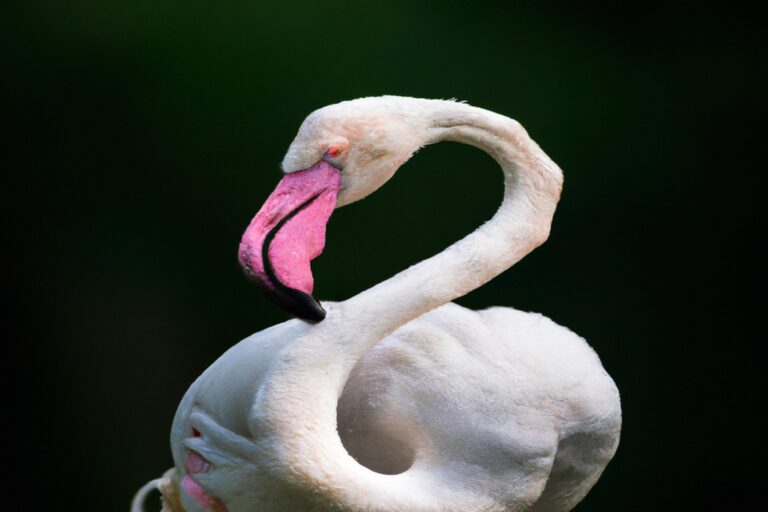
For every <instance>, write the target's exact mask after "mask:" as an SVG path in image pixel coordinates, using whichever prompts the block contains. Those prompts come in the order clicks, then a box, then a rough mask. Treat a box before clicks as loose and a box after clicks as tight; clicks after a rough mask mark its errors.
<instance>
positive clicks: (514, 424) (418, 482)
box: [165, 96, 621, 512]
mask: <svg viewBox="0 0 768 512" xmlns="http://www.w3.org/2000/svg"><path fill="white" fill-rule="evenodd" d="M441 140H453V141H458V142H464V143H469V144H472V145H474V146H476V147H478V148H480V149H483V150H484V151H486V152H488V153H489V154H490V155H491V156H493V157H494V158H495V159H496V160H497V162H499V164H500V165H501V167H502V169H503V171H504V173H505V197H504V202H503V204H502V206H501V207H500V209H499V211H498V212H497V213H496V215H495V216H494V217H493V219H491V220H490V221H489V222H487V223H486V224H484V225H483V226H482V227H481V228H479V229H478V230H477V231H475V232H474V233H473V234H471V235H469V236H468V237H466V238H465V239H463V240H461V241H459V242H457V243H456V244H454V245H452V246H451V247H449V248H447V249H446V250H445V251H443V252H442V253H440V254H439V255H437V256H435V257H433V258H430V259H428V260H425V261H423V262H421V263H419V264H417V265H414V266H413V267H411V268H409V269H407V270H405V271H403V272H401V273H400V274H398V275H396V276H394V277H393V278H391V279H389V280H387V281H385V282H383V283H381V284H379V285H377V286H375V287H373V288H371V289H369V290H367V291H365V292H363V293H361V294H359V295H357V296H355V297H353V298H351V299H349V300H347V301H344V302H340V303H327V302H324V303H323V306H324V307H325V308H326V310H327V317H326V319H325V320H324V321H322V322H320V323H318V324H310V323H307V322H304V321H302V320H298V319H296V320H291V321H288V322H285V323H283V324H280V325H277V326H274V327H271V328H269V329H266V330H264V331H262V332H260V333H257V334H254V335H253V336H251V337H249V338H247V339H245V340H243V341H241V342H240V343H238V344H237V345H235V346H234V347H232V348H231V349H230V350H228V351H227V352H226V353H225V354H224V355H223V356H222V357H221V358H220V359H219V360H218V361H216V362H215V363H214V364H213V365H212V366H211V367H210V368H208V370H206V371H205V373H204V374H203V375H202V376H201V377H200V378H198V379H197V381H196V382H195V383H194V384H193V385H192V387H191V388H190V389H189V391H188V392H187V394H186V395H185V397H184V399H183V400H182V402H181V405H180V406H179V409H178V412H177V414H176V418H175V420H174V424H173V429H172V435H171V446H172V450H173V455H174V461H175V463H176V468H177V471H176V472H174V475H175V477H174V478H173V479H172V480H173V482H175V485H170V484H169V482H168V481H166V482H165V484H166V485H165V488H166V492H165V494H167V495H168V496H167V501H166V508H167V509H168V510H172V509H173V507H174V506H175V507H176V508H179V507H180V504H179V502H178V501H177V500H179V499H180V502H181V504H183V507H184V508H186V510H188V511H190V512H196V511H203V510H224V509H225V508H226V509H227V510H229V512H239V511H243V512H245V511H251V510H258V511H259V512H273V511H274V512H277V511H280V512H291V511H297V512H303V511H320V510H328V511H332V510H338V511H348V512H363V511H365V512H374V511H375V512H394V511H414V512H415V511H419V512H421V511H423V512H433V511H434V512H438V511H440V512H445V511H465V512H475V511H477V512H480V511H483V512H490V511H498V512H501V511H507V512H510V511H522V510H533V511H537V512H543V511H564V510H570V509H571V508H572V507H573V506H575V505H576V504H577V503H578V502H579V501H580V500H581V499H582V498H583V497H584V495H585V494H586V493H587V492H588V491H589V489H590V488H591V487H592V485H593V484H594V483H595V482H596V481H597V479H598V478H599V476H600V474H601V473H602V471H603V469H604V468H605V465H606V464H607V463H608V461H609V460H610V459H611V457H612V456H613V454H614V452H615V450H616V447H617V444H618V439H619V430H620V424H621V410H620V404H619V395H618V391H617V389H616V387H615V385H614V383H613V381H612V380H611V378H610V377H609V376H608V374H607V373H606V372H605V370H604V369H603V368H602V366H601V364H600V360H599V359H598V357H597V355H596V354H595V353H594V351H593V350H592V349H591V348H590V347H589V346H588V345H587V344H586V342H585V341H584V340H583V339H581V338H580V337H578V336H577V335H575V334H574V333H572V332H571V331H569V330H568V329H566V328H564V327H561V326H558V325H557V324H555V323H554V322H552V321H551V320H549V319H548V318H546V317H544V316H542V315H538V314H533V313H524V312H520V311H516V310H514V309H510V308H500V307H495V308H491V309H487V310H484V311H479V312H474V311H470V310H467V309H465V308H463V307H460V306H458V305H456V304H452V303H450V301H451V300H453V299H455V298H456V297H459V296H461V295H463V294H465V293H467V292H468V291H470V290H472V289H474V288H476V287H478V286H480V285H481V284H483V283H484V282H486V281H488V280H489V279H491V278H493V277H494V276H495V275H498V274H499V273H500V272H502V271H503V270H505V269H506V268H508V267H509V266H511V265H512V264H514V263H515V262H516V261H518V260H519V259H520V258H522V257H523V256H524V255H525V254H527V253H528V252H530V251H531V250H532V249H534V248H535V247H536V246H538V245H539V244H541V243H542V242H543V241H544V240H545V239H546V237H547V236H548V233H549V227H550V224H551V219H552V215H553V213H554V209H555V205H556V203H557V200H558V198H559V193H560V187H561V183H562V175H561V172H560V170H559V168H558V167H557V166H556V165H555V164H554V163H553V162H552V161H551V160H550V159H549V158H548V157H547V156H546V154H544V152H543V151H541V150H540V149H539V147H538V146H537V145H536V144H535V143H534V142H533V141H532V140H531V139H530V138H529V137H528V135H527V133H526V132H525V131H524V130H523V129H522V127H521V126H520V125H519V124H518V123H516V122H515V121H512V120H510V119H508V118H506V117H503V116H500V115H498V114H494V113H491V112H488V111H485V110H482V109H478V108H475V107H471V106H469V105H466V104H462V103H455V102H449V101H439V100H420V99H414V98H399V97H391V96H388V97H382V98H364V99H360V100H354V101H349V102H344V103H341V104H338V105H332V106H330V107H325V108H324V109H320V110H318V111H316V112H314V113H313V114H312V115H311V116H309V117H308V118H307V120H306V121H305V123H304V124H303V125H302V128H301V129H300V131H299V134H298V135H297V137H296V140H294V142H293V144H292V145H291V147H290V148H289V151H288V154H287V155H286V158H285V160H284V162H283V165H284V169H285V171H286V172H288V173H290V172H293V171H297V170H301V169H304V168H307V167H310V166H312V165H314V164H315V163H316V162H318V161H320V160H322V159H325V160H326V161H328V162H330V163H331V164H332V165H334V167H336V168H338V169H340V170H341V176H342V179H341V192H340V194H339V197H338V203H337V205H339V206H341V205H343V204H347V203H349V202H352V201H355V200H358V199H360V198H362V197H364V196H365V195H367V194H369V193H371V192H372V191H373V190H375V189H376V188H378V187H379V186H381V185H382V184H383V183H384V182H386V181H387V180H388V179H389V178H390V177H391V176H392V174H393V173H394V172H395V171H396V170H397V168H399V167H400V165H402V163H404V162H405V161H406V160H407V159H408V158H409V157H410V156H411V155H412V154H413V152H415V151H416V150H417V149H418V148H419V147H421V146H423V145H426V144H430V143H433V142H438V141H441ZM329 144H333V145H334V147H340V148H342V149H343V152H342V153H341V155H340V156H338V157H336V156H334V157H333V158H329V157H328V156H327V154H326V153H325V152H326V150H327V148H328V147H329ZM404 207H406V205H404ZM198 433H199V435H198ZM190 453H193V454H195V455H196V456H197V457H199V458H201V459H202V460H204V461H205V463H206V464H208V466H206V469H205V470H204V471H198V470H196V471H195V472H194V474H193V475H192V476H193V477H194V481H195V482H196V485H199V487H200V488H201V489H204V493H205V497H206V499H208V498H210V500H209V501H208V502H205V500H203V501H202V502H201V500H200V499H199V498H198V499H193V498H192V497H190V495H189V493H188V492H185V491H184V490H179V485H178V482H179V481H180V480H181V478H182V477H184V476H189V475H187V473H189V472H188V471H186V470H185V469H184V467H185V460H186V459H187V457H189V454H190ZM198 469H199V468H198ZM168 489H172V490H171V491H169V490H168ZM176 495H178V496H176ZM173 503H176V505H173Z"/></svg>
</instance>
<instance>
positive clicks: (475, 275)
mask: <svg viewBox="0 0 768 512" xmlns="http://www.w3.org/2000/svg"><path fill="white" fill-rule="evenodd" d="M432 105H434V108H433V109H432V111H431V112H429V114H428V115H429V123H428V128H427V133H426V134H425V137H424V139H425V140H426V143H427V144H431V143H436V142H440V141H455V142H462V143H466V144H470V145H472V146H475V147H477V148H479V149H482V150H483V151H485V152H487V153H488V154H490V155H491V156H492V157H493V158H494V159H495V160H496V161H497V162H498V163H499V165H500V166H501V168H502V170H503V172H504V199H503V202H502V204H501V206H500V208H499V209H498V211H497V212H496V214H495V215H494V216H493V218H491V219H490V220H489V221H488V222H486V223H485V224H484V225H482V226H481V227H480V228H478V229H477V230H476V231H474V232H473V233H471V234H470V235H468V236H466V237H465V238H463V239H461V240H459V241H458V242H456V243H454V244H453V245H451V246H450V247H448V248H447V249H445V250H444V251H442V252H441V253H439V254H437V255H435V256H433V257H431V258H429V259H427V260H424V261H422V262H420V263H417V264H415V265H413V266H411V267H410V268H408V269H406V270H404V271H402V272H400V273H399V274H397V275H395V276H393V277H392V278H390V279H388V280H386V281H384V282H382V283H380V284H378V285H376V286H374V287H372V288H370V289H368V290H366V291H364V292H362V293H360V294H358V295H356V296H354V297H352V298H350V299H348V300H347V301H345V302H342V303H339V304H335V305H328V316H327V317H326V319H325V320H324V321H323V322H322V323H320V324H317V325H314V326H311V327H309V326H308V327H307V331H306V335H305V336H302V337H300V338H299V339H297V340H294V342H293V343H291V344H290V345H289V346H288V347H286V349H285V351H284V352H283V353H282V354H281V362H280V363H279V364H278V365H277V366H276V367H275V368H274V369H273V374H272V375H271V378H269V379H267V381H266V382H267V383H266V384H265V386H264V389H263V390H262V392H261V393H260V397H259V402H258V403H257V404H256V405H255V406H254V408H253V410H254V416H253V418H252V428H253V429H258V430H259V434H258V435H259V436H271V437H272V438H273V442H272V443H271V444H272V445H273V446H274V447H275V449H276V450H277V453H276V454H275V456H276V457H278V458H280V459H282V460H284V461H286V462H287V464H285V466H286V467H289V468H291V472H290V474H289V475H286V478H288V479H292V480H294V481H295V482H296V483H297V485H300V486H301V487H303V488H307V487H305V486H307V485H308V486H310V487H309V488H313V489H326V490H329V491H328V492H329V493H330V494H329V495H324V497H323V499H324V500H330V501H335V502H337V503H339V504H346V505H347V506H348V505H349V504H350V503H358V504H359V503H366V502H368V500H370V497H371V496H376V497H377V498H376V500H377V502H379V503H387V504H388V505H387V507H384V506H382V507H381V508H371V509H370V510H387V511H388V510H422V509H423V510H432V508H431V506H432V505H426V504H427V503H432V504H434V503H435V502H434V499H433V498H431V497H430V496H429V495H428V494H429V493H428V492H426V491H425V490H424V489H425V487H424V486H422V485H420V484H419V483H418V482H417V481H416V480H414V479H417V477H415V476H414V475H409V473H410V472H408V471H407V472H406V473H403V474H401V475H394V476H393V475H387V476H384V475H380V474H377V473H374V472H373V471H370V470H368V469H367V468H365V467H363V466H361V465H360V464H359V463H357V461H355V460H354V459H353V458H352V457H351V456H350V455H349V454H348V453H347V452H346V450H345V449H344V447H343V445H342V443H341V440H340V438H339V435H338V432H337V431H336V405H337V402H338V399H339V397H340V395H341V393H342V391H343V389H344V386H345V384H346V382H347V380H348V378H349V375H350V373H351V371H352V369H353V368H354V366H355V364H356V363H357V361H359V359H360V358H361V357H362V355H363V354H364V353H365V352H366V351H367V350H368V349H370V348H371V347H372V346H373V345H374V344H376V343H377V342H378V341H380V340H381V339H383V338H384V337H386V336H387V335H389V334H391V333H392V332H393V331H395V330H396V329H397V328H398V327H400V326H402V325H404V324H406V323H408V322H410V321H411V320H413V319H415V318H417V317H419V316H421V315H423V314H425V313H427V312H429V311H431V310H433V309H435V308H437V307H439V306H441V305H442V304H445V303H447V302H450V301H452V300H454V299H456V298H458V297H461V296H462V295H464V294H466V293H468V292H469V291H471V290H473V289H475V288H477V287H479V286H481V285H482V284H484V283H486V282H487V281H489V280H490V279H492V278H493V277H494V276H496V275H498V274H500V273H501V272H503V271H504V270H506V269H507V268H509V267H510V266H512V265H513V264H515V263H516V262H517V261H519V260H520V259H521V258H523V257H524V256H525V255H526V254H528V253H529V252H530V251H532V250H533V249H534V248H536V247H537V246H538V245H540V244H541V243H543V242H544V241H545V240H546V238H547V236H548V234H549V229H550V225H551V222H552V216H553V214H554V211H555V206H556V204H557V201H558V199H559V195H560V189H561V185H562V173H561V171H560V169H559V168H558V167H557V165H556V164H555V163H554V162H552V160H550V159H549V157H547V155H546V154H545V153H544V152H543V151H542V150H541V149H540V148H539V147H538V145H537V144H536V143H535V142H534V141H532V140H531V139H530V138H529V137H528V134H527V133H526V132H525V130H524V129H523V128H522V126H520V124H519V123H517V122H516V121H513V120H511V119H509V118H506V117H504V116H501V115H498V114H495V113H492V112H489V111H486V110H483V109H479V108H475V107H471V106H469V105H465V104H461V103H454V102H442V101H440V102H432V103H431V105H430V107H431V106H432ZM419 135H424V134H419ZM395 479H399V483H398V484H395ZM420 496H421V498H423V500H424V503H425V505H424V507H425V508H421V507H420V506H418V505H417V502H418V501H419V500H420V499H421V498H419V497H420ZM390 505H391V507H390ZM398 507H400V508H398ZM366 510H368V509H367V508H366Z"/></svg>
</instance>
